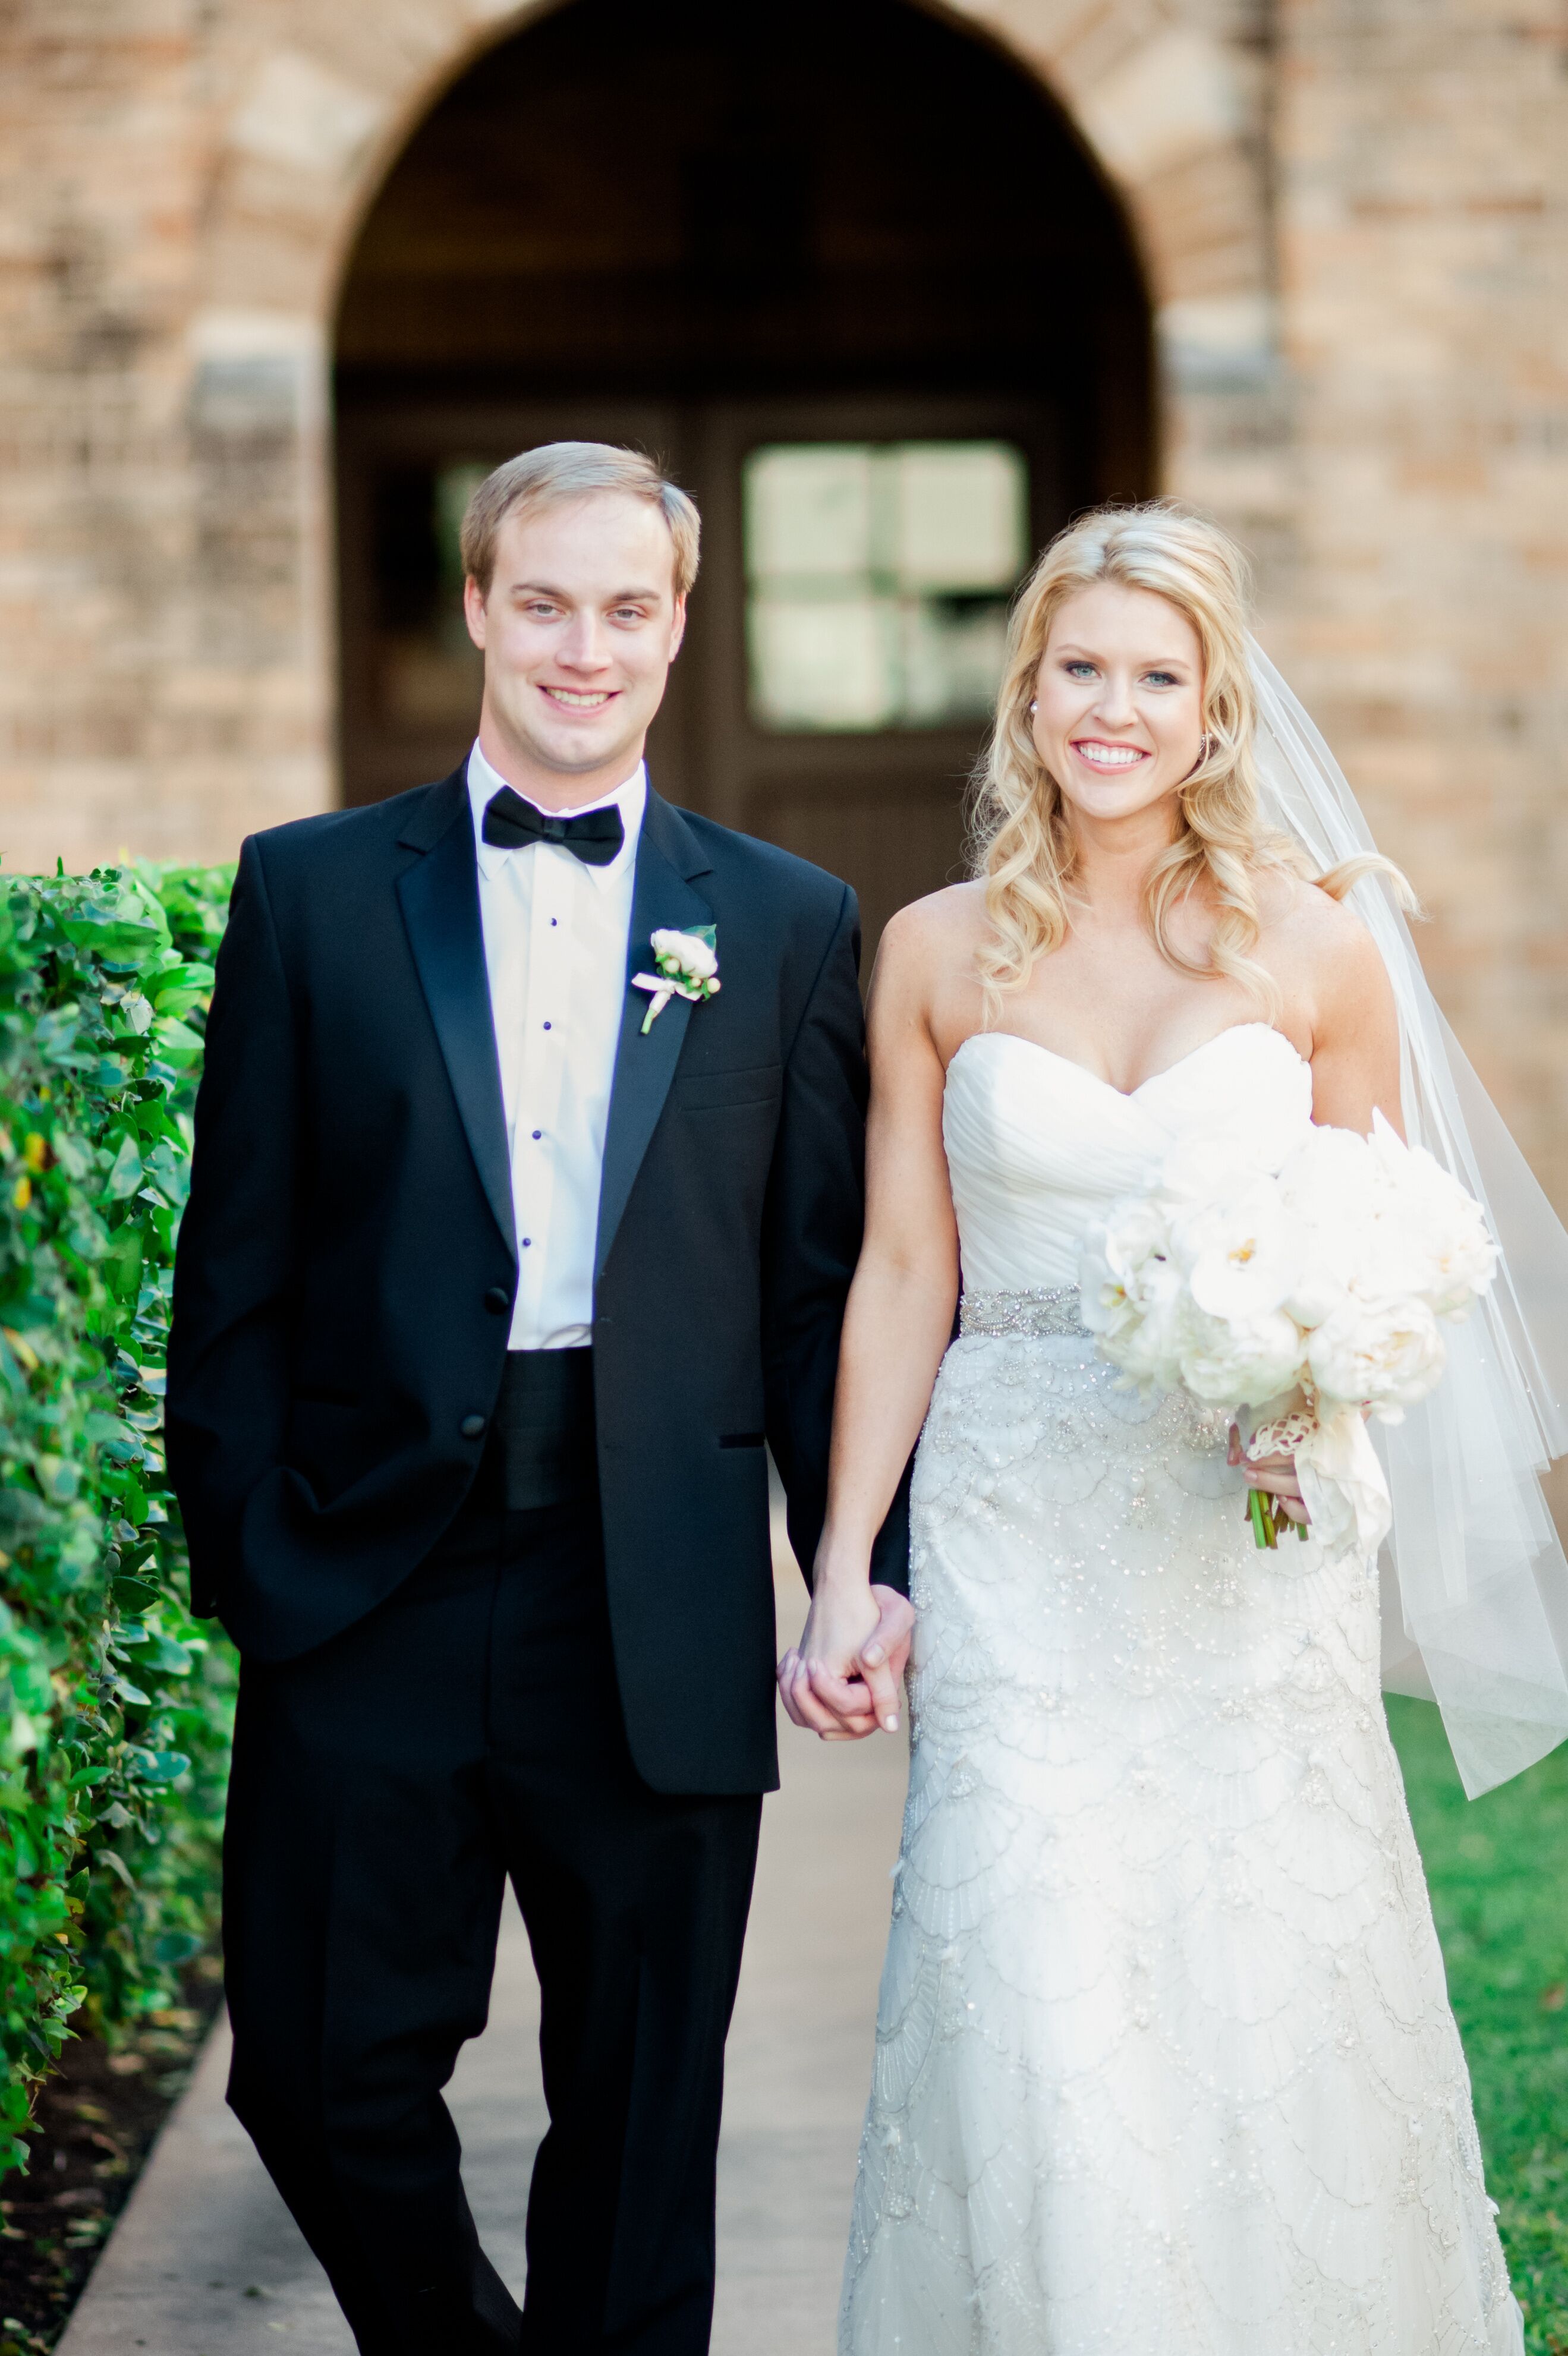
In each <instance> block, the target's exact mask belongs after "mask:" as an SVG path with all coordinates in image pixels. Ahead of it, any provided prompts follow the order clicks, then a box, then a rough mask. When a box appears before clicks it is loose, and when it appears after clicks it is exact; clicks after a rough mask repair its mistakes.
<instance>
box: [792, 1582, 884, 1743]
mask: <svg viewBox="0 0 1568 2356" xmlns="http://www.w3.org/2000/svg"><path fill="white" fill-rule="evenodd" d="M914 1626H915V1611H914V1606H913V1605H912V1604H911V1602H910V1601H909V1599H908V1596H907V1595H900V1594H899V1593H898V1592H897V1589H895V1588H891V1587H870V1586H866V1585H865V1583H864V1582H858V1583H856V1584H855V1585H854V1586H853V1587H847V1586H846V1587H843V1588H839V1587H836V1586H834V1585H832V1584H830V1583H829V1582H828V1581H826V1580H822V1579H819V1580H818V1583H817V1587H816V1590H815V1592H814V1593H813V1595H812V1597H811V1611H810V1612H808V1613H807V1615H806V1624H805V1627H804V1628H803V1629H802V1630H801V1632H800V1643H799V1644H792V1645H791V1646H790V1648H789V1651H788V1652H787V1653H786V1654H785V1655H784V1657H783V1659H782V1660H781V1661H780V1662H779V1693H780V1694H781V1695H782V1696H783V1699H784V1707H785V1708H786V1709H787V1710H788V1711H789V1715H790V1717H791V1718H792V1719H794V1721H795V1723H796V1725H797V1726H803V1727H806V1728H808V1729H809V1730H810V1731H811V1732H812V1733H813V1734H816V1735H819V1736H820V1737H821V1738H822V1740H823V1741H824V1742H858V1741H860V1740H861V1739H862V1738H863V1737H864V1736H865V1735H867V1734H875V1732H876V1730H877V1729H878V1728H879V1727H880V1728H881V1729H882V1730H884V1732H886V1733H887V1734H897V1731H898V1690H899V1687H900V1686H901V1685H902V1684H903V1681H904V1670H905V1666H906V1665H907V1663H908V1658H909V1639H910V1636H911V1634H912V1633H913V1632H914Z"/></svg>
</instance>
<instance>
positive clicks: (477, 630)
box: [463, 573, 486, 654]
mask: <svg viewBox="0 0 1568 2356" xmlns="http://www.w3.org/2000/svg"><path fill="white" fill-rule="evenodd" d="M485 618H486V617H485V593H484V591H483V590H482V589H481V588H480V586H479V584H478V582H477V581H476V580H475V578H474V576H473V574H472V573H469V574H468V576H467V580H466V581H465V582H464V584H463V619H464V620H465V622H467V625H468V636H469V637H471V638H472V640H473V641H474V644H475V645H476V646H477V647H478V649H479V652H480V653H481V654H483V653H484V650H485Z"/></svg>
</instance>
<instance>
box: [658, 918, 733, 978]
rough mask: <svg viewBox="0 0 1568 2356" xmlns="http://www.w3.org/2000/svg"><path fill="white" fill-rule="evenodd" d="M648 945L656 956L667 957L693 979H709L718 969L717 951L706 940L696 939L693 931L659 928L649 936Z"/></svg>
mask: <svg viewBox="0 0 1568 2356" xmlns="http://www.w3.org/2000/svg"><path fill="white" fill-rule="evenodd" d="M650 948H652V951H653V954H654V956H655V957H656V958H669V959H670V961H671V964H672V965H674V966H677V967H679V969H680V970H681V971H682V973H683V974H687V975H689V976H690V977H691V979H692V980H693V981H711V980H713V977H714V974H715V973H717V971H718V969H719V960H718V953H717V951H716V950H714V949H711V948H709V947H708V945H707V943H706V941H700V940H698V938H697V937H696V935H695V934H694V933H676V932H671V931H669V930H668V929H661V930H660V931H659V932H656V933H654V934H653V935H652V936H651V937H650Z"/></svg>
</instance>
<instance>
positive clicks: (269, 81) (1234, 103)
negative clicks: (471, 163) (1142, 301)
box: [197, 0, 1269, 369]
mask: <svg viewBox="0 0 1568 2356" xmlns="http://www.w3.org/2000/svg"><path fill="white" fill-rule="evenodd" d="M551 5H553V0H529V5H523V6H521V7H519V6H517V5H507V6H505V7H503V8H494V7H487V6H486V5H483V0H413V5H405V6H404V7H403V9H402V11H401V12H400V16H399V21H398V27H397V37H396V38H395V39H389V38H388V37H387V34H386V28H385V12H384V11H382V10H381V9H380V8H378V7H376V6H374V5H371V0H345V5H342V6H340V7H339V8H338V9H336V10H334V11H333V12H332V16H331V19H330V38H329V40H328V39H327V38H324V37H323V34H324V32H325V30H326V28H325V27H322V26H316V27H310V28H309V29H308V30H307V29H306V27H304V26H303V25H300V24H296V23H294V22H291V21H288V18H292V17H293V14H294V12H293V11H292V10H291V11H289V12H288V18H285V12H284V11H283V10H282V9H281V8H280V9H276V10H275V11H274V12H273V13H274V16H276V17H277V18H278V19H279V20H281V21H279V22H277V23H276V24H275V25H274V27H272V28H271V29H272V31H273V33H274V37H273V38H270V39H269V38H268V37H266V34H265V31H264V30H262V29H260V28H258V27H256V24H255V17H254V15H253V14H252V16H250V17H248V19H247V25H246V37H245V38H244V40H243V41H241V40H240V39H239V38H238V37H237V28H236V36H235V37H231V42H230V44H229V53H228V54H227V55H225V56H224V57H223V58H222V59H221V61H220V80H221V83H222V85H223V87H224V89H225V91H226V95H227V100H228V104H227V106H226V109H225V111H224V119H223V122H222V124H221V127H220V132H219V134H218V136H217V138H216V140H215V143H214V146H213V151H212V155H211V177H210V184H209V202H208V205H207V208H206V212H205V219H204V221H203V225H202V231H201V249H202V251H201V268H200V284H201V299H202V318H205V317H207V315H211V314H216V315H217V319H218V322H219V324H217V325H213V324H211V323H210V321H209V323H208V324H207V325H205V326H203V324H202V318H199V321H198V327H197V337H198V343H199V345H200V343H201V341H202V339H203V337H205V338H206V340H207V341H208V342H209V343H223V342H225V341H227V342H228V343H230V344H232V343H233V342H234V340H235V338H236V337H237V336H238V335H239V332H240V328H239V321H240V318H241V317H242V316H243V315H245V314H251V315H253V316H255V317H256V318H257V320H258V327H257V333H258V335H261V334H262V329H261V327H260V325H259V321H260V319H261V317H262V316H263V315H264V314H272V315H274V323H275V324H274V343H281V342H283V341H285V340H286V337H287V334H288V332H289V330H288V328H286V327H285V322H287V323H290V326H291V327H292V332H293V334H294V336H295V338H296V339H297V340H298V341H299V342H300V343H301V344H306V343H308V341H309V340H310V335H311V329H312V327H314V328H315V330H316V334H317V337H319V336H320V334H321V333H322V331H323V329H324V326H325V323H326V321H327V320H328V319H329V318H330V316H331V314H332V309H333V305H334V301H335V298H336V294H337V289H338V283H339V280H340V277H341V273H342V272H343V269H344V267H345V265H346V262H347V258H348V256H349V252H351V250H352V246H353V242H354V239H355V236H356V233H357V231H358V228H359V225H360V220H362V218H363V216H364V214H365V211H366V210H367V209H368V208H369V206H370V205H371V202H372V201H373V199H374V196H375V193H376V191H377V189H378V188H379V187H380V185H381V180H382V178H383V177H384V176H385V173H386V171H387V170H388V168H389V167H390V166H391V164H392V161H393V160H394V158H395V157H396V155H398V153H399V152H400V150H401V148H402V146H403V143H404V141H405V140H406V138H407V136H408V134H409V132H410V130H411V129H412V128H413V125H414V124H415V123H417V122H418V121H419V120H420V119H421V117H422V116H423V115H424V113H425V112H427V111H428V110H429V108H430V107H431V105H432V104H433V103H434V102H435V100H436V99H437V98H438V97H439V96H440V94H441V92H442V91H444V90H445V89H446V86H447V85H448V84H449V83H450V82H452V81H453V80H456V78H457V76H458V75H459V74H461V73H462V72H464V71H465V70H467V68H468V67H469V66H470V65H471V64H472V63H473V62H474V61H475V60H476V59H478V57H480V56H481V55H482V54H483V52H484V51H485V50H486V49H487V48H490V47H492V46H494V45H495V44H497V43H498V42H499V41H502V40H504V39H506V38H508V37H510V36H511V35H512V34H514V33H516V32H518V31H520V30H521V29H522V28H523V27H525V26H526V25H527V24H528V23H529V21H530V20H531V19H532V18H536V17H538V16H542V15H544V14H546V13H548V10H549V8H550V6H551ZM915 5H927V0H915ZM927 12H928V13H929V14H931V15H935V16H945V17H946V18H947V19H948V20H949V21H950V22H951V23H952V24H954V25H955V26H963V27H968V28H969V29H970V30H972V32H973V33H975V34H977V35H978V36H980V37H983V38H984V39H986V40H988V41H990V42H993V43H994V44H995V45H996V46H997V47H998V48H1002V49H1003V50H1004V51H1006V52H1008V53H1009V54H1011V55H1012V56H1013V57H1014V58H1015V59H1016V60H1017V62H1018V63H1020V64H1021V65H1023V66H1024V67H1026V69H1027V70H1029V71H1030V72H1032V73H1034V74H1035V75H1036V76H1037V77H1038V78H1039V79H1040V80H1041V81H1042V82H1043V83H1044V84H1045V85H1046V86H1047V89H1048V90H1049V91H1050V92H1051V93H1052V94H1053V95H1054V96H1055V98H1056V99H1057V100H1058V102H1059V103H1060V104H1061V105H1062V107H1063V108H1064V109H1065V111H1066V112H1067V113H1068V114H1069V117H1070V118H1071V120H1072V121H1073V122H1074V123H1075V124H1076V125H1077V127H1078V128H1079V131H1080V133H1081V134H1082V136H1083V138H1084V141H1085V144H1086V145H1087V146H1088V148H1089V150H1090V153H1091V154H1092V155H1094V156H1095V158H1096V160H1097V161H1098V162H1099V164H1100V166H1101V169H1102V170H1103V172H1104V174H1105V177H1106V179H1107V180H1108V182H1109V183H1110V185H1111V187H1112V188H1113V189H1114V190H1115V192H1116V194H1117V195H1118V197H1119V198H1120V199H1121V201H1122V205H1123V207H1124V209H1125V211H1126V214H1127V217H1128V220H1129V221H1130V222H1131V224H1132V227H1133V234H1134V237H1135V239H1136V241H1137V243H1138V246H1139V249H1140V252H1141V254H1142V257H1143V261H1144V270H1145V274H1146V277H1147V280H1148V284H1149V285H1150V288H1151V290H1152V292H1153V295H1154V299H1155V305H1156V309H1157V312H1158V315H1159V317H1160V321H1161V326H1162V334H1163V337H1164V339H1165V343H1166V345H1167V346H1168V347H1169V348H1170V349H1171V350H1172V351H1173V353H1174V354H1175V355H1176V359H1177V361H1178V367H1179V365H1180V363H1181V361H1182V359H1184V357H1185V356H1188V355H1190V357H1191V359H1192V361H1193V363H1195V364H1197V365H1198V366H1199V367H1200V366H1201V363H1202V359H1203V358H1204V356H1206V355H1207V356H1208V359H1209V360H1210V362H1211V364H1212V365H1213V367H1215V368H1216V369H1224V368H1225V367H1226V366H1227V365H1234V364H1236V363H1237V362H1238V361H1239V360H1240V359H1241V358H1242V357H1244V356H1245V355H1246V354H1247V353H1248V352H1249V351H1250V350H1251V349H1252V348H1255V346H1256V345H1257V343H1258V340H1259V338H1260V337H1262V336H1264V335H1266V332H1267V324H1266V313H1267V295H1268V284H1269V271H1268V262H1267V255H1266V212H1265V206H1264V202H1263V194H1262V177H1261V171H1260V162H1259V141H1258V136H1257V125H1256V123H1255V122H1254V120H1253V117H1254V115H1255V112H1256V97H1255V92H1254V90H1253V89H1252V87H1251V85H1252V84H1253V83H1254V82H1255V80H1256V75H1255V72H1254V70H1253V68H1252V63H1251V59H1249V58H1248V56H1247V55H1246V54H1245V53H1244V52H1243V51H1242V50H1241V49H1240V48H1232V47H1230V46H1228V45H1226V44H1223V43H1221V42H1220V41H1219V40H1218V39H1216V38H1215V37H1214V36H1213V34H1212V33H1211V32H1210V31H1208V29H1207V28H1206V27H1203V26H1200V25H1199V24H1197V22H1195V21H1188V20H1187V19H1186V18H1184V17H1183V16H1182V15H1181V14H1180V13H1179V12H1177V11H1176V10H1173V9H1171V8H1168V7H1159V6H1155V5H1150V0H1112V6H1111V7H1110V8H1109V9H1108V10H1106V11H1104V12H1101V13H1097V14H1096V15H1095V16H1092V17H1090V16H1087V15H1083V14H1078V15H1075V14H1074V13H1072V12H1070V11H1069V10H1067V9H1065V8H1063V7H1062V6H1060V5H1059V0H959V5H954V6H950V7H949V6H936V5H928V6H927Z"/></svg>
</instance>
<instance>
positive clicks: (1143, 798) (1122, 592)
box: [1033, 582, 1203, 827]
mask: <svg viewBox="0 0 1568 2356" xmlns="http://www.w3.org/2000/svg"><path fill="white" fill-rule="evenodd" d="M1202 677H1203V650H1202V648H1201V647H1200V646H1199V644H1198V638H1197V631H1196V630H1195V629H1194V628H1193V626H1192V624H1191V623H1190V622H1189V621H1188V620H1187V616H1185V615H1184V614H1180V613H1178V612H1177V611H1176V607H1175V606H1174V605H1170V604H1169V603H1168V602H1167V601H1166V600H1165V598H1164V597H1156V596H1155V595H1153V594H1150V593H1149V592H1148V591H1146V590H1139V589H1133V590H1129V589H1128V588H1126V587H1125V586H1124V585H1123V584H1121V583H1112V582H1097V583H1095V584H1094V585H1093V586H1092V587H1090V588H1088V589H1084V590H1080V591H1079V594H1077V595H1076V596H1073V597H1069V598H1068V599H1067V600H1066V602H1065V603H1064V604H1063V605H1061V607H1060V608H1059V609H1058V613H1057V616H1056V617H1055V620H1054V622H1053V625H1052V627H1051V634H1050V637H1049V640H1048V641H1047V646H1046V649H1045V652H1044V654H1043V655H1042V657H1041V659H1040V668H1039V672H1038V675H1037V677H1036V681H1035V693H1034V699H1033V701H1034V712H1033V719H1034V739H1035V749H1036V752H1037V753H1038V755H1039V756H1040V759H1041V761H1042V762H1043V763H1044V764H1045V766H1046V768H1047V770H1048V771H1049V773H1050V774H1051V776H1053V777H1054V778H1055V779H1056V781H1057V784H1058V787H1059V788H1060V791H1061V795H1062V798H1063V801H1064V802H1065V803H1066V805H1067V807H1068V810H1069V819H1078V820H1080V821H1083V822H1086V823H1088V824H1090V825H1103V824H1104V823H1106V822H1107V821H1111V822H1112V823H1113V824H1114V823H1116V822H1118V821H1123V820H1126V819H1135V818H1138V817H1140V816H1141V815H1142V814H1143V813H1144V811H1146V810H1154V809H1157V808H1158V806H1159V805H1160V804H1161V803H1163V802H1167V801H1168V802H1170V803H1171V805H1172V807H1171V809H1170V811H1169V812H1168V813H1167V814H1166V816H1165V819H1162V821H1161V823H1162V827H1163V826H1164V825H1165V824H1166V823H1168V822H1174V817H1175V805H1174V798H1175V796H1176V792H1177V790H1178V788H1179V787H1180V786H1181V784H1182V782H1183V780H1184V779H1185V778H1186V777H1187V776H1190V775H1191V774H1192V771H1193V770H1194V769H1195V768H1196V767H1197V763H1198V761H1199V759H1200V757H1201V755H1202V752H1203V711H1202V701H1203V699H1202V690H1201V682H1202Z"/></svg>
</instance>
